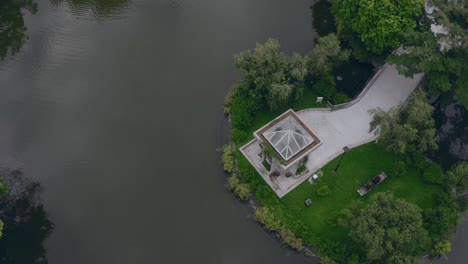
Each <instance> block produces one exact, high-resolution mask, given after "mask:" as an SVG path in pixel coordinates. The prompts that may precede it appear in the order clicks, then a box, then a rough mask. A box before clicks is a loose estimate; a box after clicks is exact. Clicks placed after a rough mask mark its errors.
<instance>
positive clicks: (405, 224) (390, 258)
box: [343, 193, 428, 263]
mask: <svg viewBox="0 0 468 264" xmlns="http://www.w3.org/2000/svg"><path fill="white" fill-rule="evenodd" d="M344 214H345V216H346V218H345V219H344V220H343V224H344V225H345V226H346V227H348V228H350V230H351V231H350V233H349V235H350V237H352V238H353V239H354V240H355V241H356V242H357V243H358V244H359V245H360V246H361V248H362V249H363V250H364V251H365V252H366V256H367V259H368V260H369V261H371V262H375V263H413V262H415V255H416V254H417V253H419V252H420V251H421V250H422V249H424V247H425V246H426V245H427V242H428V233H427V231H426V230H425V229H424V228H423V226H422V224H423V221H422V216H421V210H420V209H419V208H418V207H417V206H416V205H414V204H411V203H408V202H406V201H404V200H402V199H395V198H394V197H393V195H391V194H389V193H377V194H375V195H374V196H372V197H371V199H370V204H369V205H367V206H365V207H363V205H362V202H361V201H359V202H357V203H353V204H352V205H351V207H350V208H349V209H347V210H345V211H344Z"/></svg>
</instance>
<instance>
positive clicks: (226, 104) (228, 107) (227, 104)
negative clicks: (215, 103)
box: [224, 88, 236, 114]
mask: <svg viewBox="0 0 468 264" xmlns="http://www.w3.org/2000/svg"><path fill="white" fill-rule="evenodd" d="M235 96H236V89H235V88H232V89H231V90H230V91H229V92H228V94H227V95H226V97H224V113H226V114H231V106H232V101H233V100H234V97H235Z"/></svg>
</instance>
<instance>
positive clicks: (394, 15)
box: [332, 0, 425, 54]
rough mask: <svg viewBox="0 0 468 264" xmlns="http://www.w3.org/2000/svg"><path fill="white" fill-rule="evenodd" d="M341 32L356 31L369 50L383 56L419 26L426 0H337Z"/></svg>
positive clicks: (334, 5) (334, 3) (334, 1)
mask: <svg viewBox="0 0 468 264" xmlns="http://www.w3.org/2000/svg"><path fill="white" fill-rule="evenodd" d="M332 2H333V10H334V13H335V15H336V17H337V18H338V31H339V32H341V33H343V32H353V33H354V34H357V37H358V39H360V40H361V41H362V43H363V44H364V46H365V48H366V50H368V51H370V52H372V53H375V54H381V53H383V52H384V51H385V50H386V49H387V48H395V47H398V46H399V45H400V41H401V37H400V34H401V33H403V32H405V31H407V30H409V29H412V28H414V27H416V19H417V18H418V17H419V16H421V14H422V11H423V7H424V2H425V1H424V0H333V1H332Z"/></svg>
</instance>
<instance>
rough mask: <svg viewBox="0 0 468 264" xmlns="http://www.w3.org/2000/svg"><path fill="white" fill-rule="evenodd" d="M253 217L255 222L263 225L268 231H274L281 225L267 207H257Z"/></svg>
mask: <svg viewBox="0 0 468 264" xmlns="http://www.w3.org/2000/svg"><path fill="white" fill-rule="evenodd" d="M254 217H255V220H256V221H257V222H259V223H261V224H262V225H264V226H265V228H266V229H268V230H270V231H274V230H276V229H278V228H279V227H280V226H281V223H280V222H279V221H278V220H277V219H276V218H275V215H274V214H273V213H272V212H271V211H270V209H269V208H268V207H265V206H262V207H257V209H255V215H254Z"/></svg>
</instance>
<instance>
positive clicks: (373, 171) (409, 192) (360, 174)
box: [281, 143, 442, 244]
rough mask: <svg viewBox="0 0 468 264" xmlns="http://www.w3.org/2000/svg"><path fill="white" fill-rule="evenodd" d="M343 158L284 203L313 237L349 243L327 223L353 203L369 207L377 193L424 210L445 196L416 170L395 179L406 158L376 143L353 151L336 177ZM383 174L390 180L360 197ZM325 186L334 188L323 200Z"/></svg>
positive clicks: (327, 166)
mask: <svg viewBox="0 0 468 264" xmlns="http://www.w3.org/2000/svg"><path fill="white" fill-rule="evenodd" d="M312 155H313V154H312ZM339 158H340V157H338V158H336V159H335V160H333V161H332V162H330V163H329V164H327V165H326V166H325V167H324V168H323V172H324V175H323V176H322V177H321V178H320V179H319V181H318V182H317V183H315V184H313V185H312V184H310V183H309V182H308V181H305V182H304V183H302V184H301V185H300V186H298V187H297V188H296V189H294V190H293V191H292V192H290V193H289V194H288V195H286V197H284V198H283V199H282V200H281V203H282V204H283V205H284V206H285V207H286V208H287V209H288V210H289V211H290V213H291V214H292V215H293V216H295V217H297V218H298V219H300V220H302V221H303V222H304V223H305V224H306V225H307V226H308V227H309V228H310V230H311V231H312V233H314V234H315V235H316V236H317V237H318V238H321V239H330V240H333V241H340V242H342V243H345V244H347V243H348V241H349V240H350V238H349V237H348V235H347V233H348V231H347V230H345V229H344V228H343V227H338V226H335V225H333V224H330V223H329V222H328V221H327V220H329V219H330V217H332V216H333V215H334V214H336V213H338V212H340V211H341V210H343V209H345V208H347V207H348V206H349V205H350V204H351V203H352V202H353V201H356V200H362V201H363V202H364V203H368V202H369V198H370V197H371V196H373V195H375V193H378V192H386V191H387V192H391V193H393V194H394V196H395V197H398V198H403V199H405V200H407V201H408V202H411V203H414V204H416V205H418V206H419V207H420V208H421V209H424V208H429V207H432V206H433V195H434V194H435V193H437V192H442V189H441V188H440V187H438V186H436V185H430V184H427V183H425V182H423V180H422V177H421V176H420V175H419V172H418V171H417V170H416V169H413V168H407V173H406V175H401V176H395V175H394V174H393V167H394V164H395V162H397V161H399V160H402V157H400V156H396V155H394V154H393V153H391V152H389V151H387V150H386V149H385V148H384V147H383V146H381V145H377V144H375V143H369V144H366V145H363V146H360V147H357V148H355V149H352V150H351V151H350V152H348V153H347V154H346V155H345V156H344V158H343V160H342V162H341V165H340V168H339V170H338V172H337V173H333V169H334V168H335V166H336V164H337V162H338V159H339ZM382 171H383V172H385V173H386V174H387V175H388V177H387V179H386V180H385V181H384V182H382V183H381V184H380V185H378V186H377V187H376V188H375V189H373V190H372V191H371V192H370V193H368V194H367V195H365V196H364V197H360V196H359V195H358V194H357V192H356V190H357V189H358V188H359V187H360V186H361V185H363V184H364V183H365V182H366V181H368V180H370V179H371V178H372V177H373V176H375V175H377V174H378V173H380V172H382ZM323 185H327V186H328V187H329V188H330V190H331V194H330V195H329V196H326V197H319V196H318V195H317V193H316V192H317V189H318V188H320V187H321V186H323ZM307 198H311V199H312V205H311V206H309V207H306V206H305V204H304V201H305V200H306V199H307Z"/></svg>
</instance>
